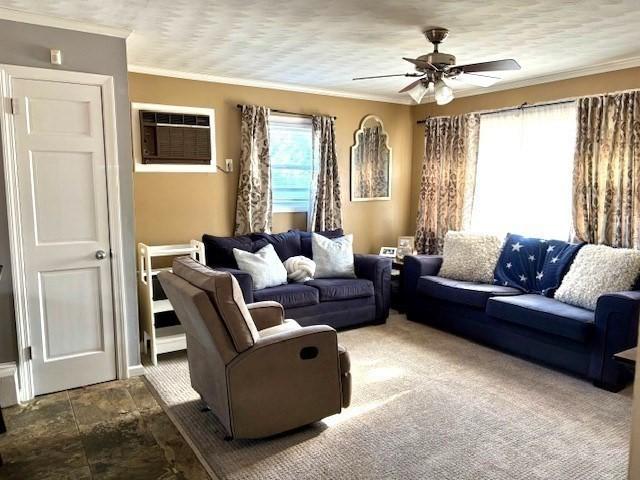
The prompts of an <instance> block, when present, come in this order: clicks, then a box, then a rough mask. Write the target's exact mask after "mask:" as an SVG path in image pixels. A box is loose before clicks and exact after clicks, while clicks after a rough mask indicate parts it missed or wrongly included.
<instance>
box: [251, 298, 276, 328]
mask: <svg viewBox="0 0 640 480" xmlns="http://www.w3.org/2000/svg"><path fill="white" fill-rule="evenodd" d="M247 308H248V309H249V314H251V318H252V319H253V323H255V324H256V328H257V329H258V330H264V329H265V328H269V327H275V326H277V325H282V322H283V321H284V308H283V307H282V305H280V304H279V303H278V302H272V301H265V302H254V303H247Z"/></svg>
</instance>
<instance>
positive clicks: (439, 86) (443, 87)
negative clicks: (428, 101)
mask: <svg viewBox="0 0 640 480" xmlns="http://www.w3.org/2000/svg"><path fill="white" fill-rule="evenodd" d="M435 97H436V103H437V104H438V105H446V104H447V103H449V102H450V101H451V100H453V90H452V89H451V87H449V86H448V85H447V84H445V83H444V81H443V80H438V81H437V82H436V85H435Z"/></svg>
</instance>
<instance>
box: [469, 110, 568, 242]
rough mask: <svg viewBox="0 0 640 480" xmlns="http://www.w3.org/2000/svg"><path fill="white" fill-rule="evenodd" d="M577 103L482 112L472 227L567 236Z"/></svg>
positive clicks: (485, 229)
mask: <svg viewBox="0 0 640 480" xmlns="http://www.w3.org/2000/svg"><path fill="white" fill-rule="evenodd" d="M575 139H576V105H575V103H573V102H571V103H566V104H558V105H546V106H540V107H534V108H527V109H520V110H516V111H507V112H498V113H490V114H486V115H482V116H481V117H480V141H479V144H478V164H477V171H476V187H475V194H474V198H473V210H472V214H471V229H472V230H477V231H484V232H490V233H496V234H504V233H507V232H513V233H519V234H522V235H527V236H532V237H543V238H553V239H558V240H567V239H568V238H569V236H570V233H571V199H572V174H573V157H574V150H575Z"/></svg>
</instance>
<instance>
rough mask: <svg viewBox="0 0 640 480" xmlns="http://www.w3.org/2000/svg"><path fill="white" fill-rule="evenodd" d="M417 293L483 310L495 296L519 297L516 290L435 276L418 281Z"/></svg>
mask: <svg viewBox="0 0 640 480" xmlns="http://www.w3.org/2000/svg"><path fill="white" fill-rule="evenodd" d="M417 292H418V293H419V294H423V295H427V296H429V297H434V298H438V299H440V300H446V301H447V302H453V303H461V304H464V305H469V306H470V307H476V308H483V309H484V308H485V306H486V305H487V300H489V299H490V298H491V297H495V296H503V295H504V296H506V295H520V294H521V293H522V292H520V290H518V289H516V288H511V287H502V286H500V285H491V284H488V283H475V282H465V281H462V280H452V279H450V278H443V277H437V276H430V275H427V276H424V277H420V279H418V286H417Z"/></svg>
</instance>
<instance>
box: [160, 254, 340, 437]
mask: <svg viewBox="0 0 640 480" xmlns="http://www.w3.org/2000/svg"><path fill="white" fill-rule="evenodd" d="M158 276H159V279H160V283H161V284H162V287H163V289H164V291H165V293H166V294H167V297H168V298H169V300H170V301H171V303H172V305H173V307H174V309H175V312H176V314H177V315H178V318H179V319H180V322H181V323H182V325H183V326H184V329H185V331H186V334H187V358H188V361H189V373H190V376H191V385H192V386H193V388H194V389H195V390H196V391H197V392H198V393H199V394H200V396H201V397H202V399H203V400H204V401H205V402H206V404H207V405H208V406H209V407H210V408H211V410H212V411H213V412H214V413H215V415H216V416H217V418H218V419H219V421H220V422H221V423H222V425H223V427H224V429H225V430H226V433H227V436H228V437H230V438H261V437H266V436H270V435H274V434H276V433H280V432H284V431H287V430H291V429H293V428H296V427H300V426H302V425H307V424H309V423H313V422H315V421H318V420H320V419H322V418H324V417H327V416H329V415H333V414H336V413H340V411H341V409H342V408H343V407H345V408H346V407H347V406H349V401H350V398H351V376H350V373H349V367H350V366H349V356H348V354H347V352H346V350H344V349H343V348H341V347H339V346H338V338H337V335H336V331H335V330H334V329H333V328H331V327H329V326H326V325H316V326H312V327H301V326H300V325H298V324H297V323H296V322H295V321H293V320H285V319H284V310H283V308H282V306H281V305H280V304H279V303H276V302H258V303H252V304H249V305H247V304H245V303H244V300H243V297H242V292H241V290H240V286H239V285H238V282H237V280H236V279H235V278H234V277H233V275H231V274H230V273H227V272H220V271H215V270H212V269H210V268H208V267H206V266H204V265H202V264H200V263H198V262H196V261H195V260H192V259H191V258H189V257H181V258H177V259H176V260H174V262H173V273H170V272H167V271H165V272H161V273H160V274H159V275H158Z"/></svg>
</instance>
